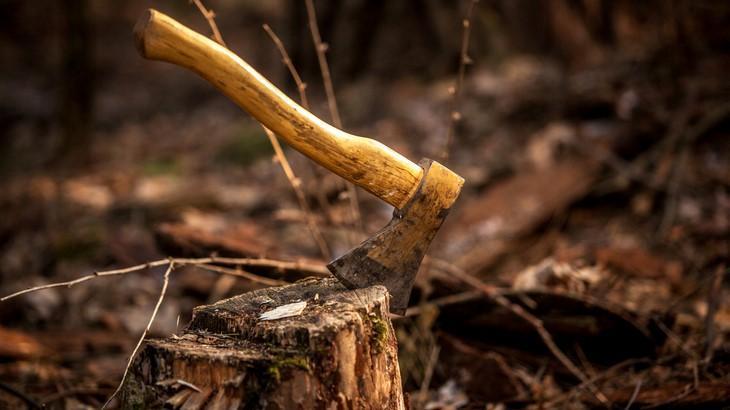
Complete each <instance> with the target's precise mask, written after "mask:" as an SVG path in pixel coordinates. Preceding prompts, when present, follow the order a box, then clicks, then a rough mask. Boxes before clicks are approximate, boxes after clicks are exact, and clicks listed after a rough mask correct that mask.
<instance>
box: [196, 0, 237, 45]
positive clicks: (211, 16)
mask: <svg viewBox="0 0 730 410" xmlns="http://www.w3.org/2000/svg"><path fill="white" fill-rule="evenodd" d="M190 1H191V2H192V3H194V4H195V5H196V6H197V7H198V10H200V14H202V15H203V17H205V20H206V21H208V25H209V26H210V29H211V30H213V36H212V37H213V39H214V40H215V41H216V42H218V44H220V45H222V46H223V47H226V48H228V46H227V45H226V42H225V41H223V36H221V32H220V30H218V25H217V24H216V23H215V12H214V11H213V10H208V9H207V8H205V6H204V5H203V2H202V1H201V0H190Z"/></svg>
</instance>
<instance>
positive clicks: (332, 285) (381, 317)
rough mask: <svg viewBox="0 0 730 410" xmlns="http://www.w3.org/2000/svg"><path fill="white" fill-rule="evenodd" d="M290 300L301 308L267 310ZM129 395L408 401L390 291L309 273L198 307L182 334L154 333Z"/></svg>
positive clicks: (170, 402)
mask: <svg viewBox="0 0 730 410" xmlns="http://www.w3.org/2000/svg"><path fill="white" fill-rule="evenodd" d="M302 302H305V303H306V306H305V307H304V308H303V310H301V312H299V309H301V307H302V306H303V303H302ZM294 303H299V304H298V305H292V304H294ZM282 306H285V307H291V308H293V309H290V310H293V313H296V314H294V315H293V316H290V317H284V318H280V319H274V320H264V319H262V315H264V314H265V313H267V312H268V315H271V313H276V312H272V311H273V310H274V309H277V308H280V309H279V310H278V311H277V312H279V311H281V310H282V309H281V307H282ZM291 313H292V312H290V314H291ZM266 316H267V315H264V316H263V317H264V318H265V317H266ZM122 402H123V408H127V409H132V408H154V407H162V406H165V407H173V408H182V409H258V408H264V409H403V408H404V402H403V393H402V390H401V379H400V371H399V369H398V356H397V342H396V339H395V335H394V332H393V327H392V325H391V323H390V320H389V318H388V292H387V290H386V289H385V288H384V287H381V286H374V287H370V288H365V289H357V290H347V289H346V288H344V287H343V286H342V285H340V284H339V283H338V282H337V281H336V280H335V279H334V278H327V279H306V280H303V281H300V282H297V283H295V284H292V285H287V286H282V287H276V288H267V289H262V290H257V291H254V292H250V293H246V294H243V295H240V296H236V297H233V298H230V299H226V300H223V301H220V302H218V303H215V304H213V305H208V306H201V307H198V308H196V309H195V310H194V312H193V319H192V321H191V323H190V324H189V325H188V327H187V329H186V330H185V331H184V333H183V334H182V335H180V336H172V337H170V338H167V339H162V340H150V341H148V342H146V344H145V346H144V348H143V349H142V350H141V351H140V353H139V355H138V356H137V358H136V359H135V361H134V363H133V365H132V367H131V369H130V375H129V376H128V379H127V382H126V383H125V386H124V389H123V394H122Z"/></svg>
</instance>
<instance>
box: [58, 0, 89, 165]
mask: <svg viewBox="0 0 730 410" xmlns="http://www.w3.org/2000/svg"><path fill="white" fill-rule="evenodd" d="M60 17H61V34H62V35H61V38H62V40H61V41H62V56H61V59H62V61H61V66H60V70H61V73H60V77H61V88H60V93H59V94H60V95H59V100H58V104H59V108H58V115H59V124H60V132H61V142H60V147H59V150H58V158H57V162H63V163H65V164H75V163H81V162H84V161H86V160H88V159H89V158H88V157H89V143H90V142H91V126H92V122H93V118H94V117H93V108H94V78H93V74H94V73H93V62H92V55H93V49H92V47H93V38H92V36H93V33H92V27H91V20H90V19H89V7H88V2H87V0H63V1H62V2H61V10H60Z"/></svg>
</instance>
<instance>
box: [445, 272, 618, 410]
mask: <svg viewBox="0 0 730 410" xmlns="http://www.w3.org/2000/svg"><path fill="white" fill-rule="evenodd" d="M431 262H432V263H435V264H439V265H440V266H439V267H440V268H441V269H444V270H447V271H448V272H449V273H451V274H452V275H453V276H454V277H456V278H457V279H459V280H461V281H462V282H464V283H465V284H467V285H469V286H471V287H473V288H475V289H477V290H480V291H482V292H483V293H484V294H485V295H486V296H488V297H490V298H492V299H493V300H494V301H495V302H497V304H499V305H501V306H502V307H504V308H506V309H509V310H510V311H512V313H514V314H515V315H517V316H519V317H520V318H522V319H523V320H525V321H526V322H528V323H529V324H530V325H532V327H533V328H534V329H535V331H536V332H537V333H538V335H539V336H540V338H541V339H542V341H543V343H544V344H545V346H546V347H547V348H548V349H549V350H550V352H551V353H552V354H553V356H555V358H556V359H558V361H559V362H560V363H561V364H562V365H563V366H564V367H565V368H566V369H568V371H570V372H571V373H572V374H573V376H575V377H576V378H577V379H578V380H580V381H581V382H582V383H585V384H586V385H587V387H588V389H589V390H590V391H591V393H592V394H593V395H594V396H595V397H596V399H598V400H599V401H600V402H601V403H603V404H606V405H607V404H608V403H609V401H608V398H607V397H606V396H605V395H604V394H603V393H602V392H601V391H600V390H598V388H597V387H596V386H595V385H594V384H593V383H591V382H590V379H589V378H588V376H586V375H585V373H583V371H582V370H580V369H579V368H578V366H576V365H575V364H574V363H573V362H572V361H571V360H570V358H568V356H567V355H566V354H565V353H563V351H562V350H561V349H560V347H558V345H557V343H555V340H554V339H553V337H552V335H551V334H550V332H548V330H547V329H546V328H545V326H544V325H543V323H542V320H540V319H539V318H537V317H536V316H535V315H533V314H531V313H530V312H528V311H526V310H525V309H524V308H523V307H522V306H520V305H518V304H515V303H512V302H511V301H510V300H509V299H507V298H506V297H505V296H504V295H503V294H502V292H501V291H499V290H498V289H497V288H495V287H493V286H490V285H487V284H485V283H483V282H482V281H481V280H479V279H478V278H476V277H474V276H472V275H470V274H468V273H466V272H464V271H463V270H462V269H460V268H458V267H457V266H454V265H451V264H449V263H448V262H446V261H441V260H437V259H432V260H431Z"/></svg>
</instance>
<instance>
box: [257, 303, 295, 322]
mask: <svg viewBox="0 0 730 410" xmlns="http://www.w3.org/2000/svg"><path fill="white" fill-rule="evenodd" d="M306 307H307V302H294V303H289V304H287V305H282V306H279V307H277V308H275V309H272V310H269V311H267V312H264V313H262V314H261V316H259V320H276V319H283V318H285V317H292V316H298V315H301V314H302V312H303V311H304V309H305V308H306Z"/></svg>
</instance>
